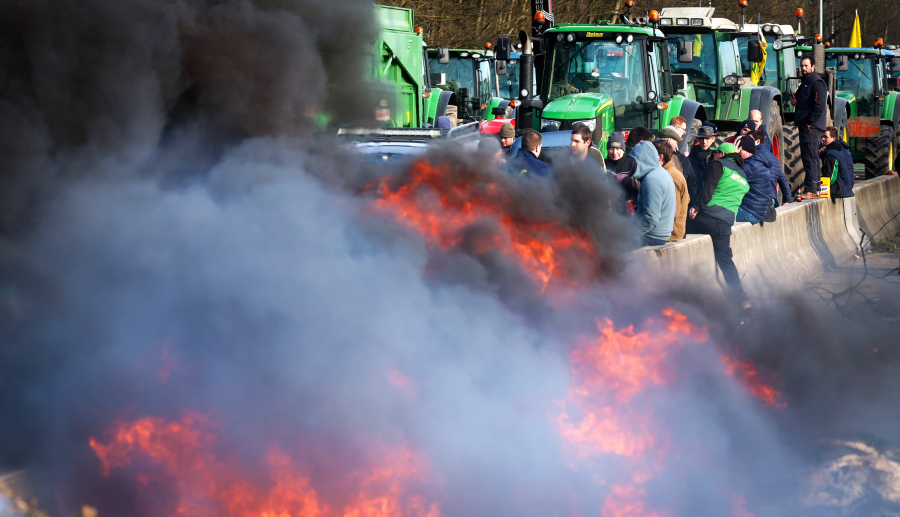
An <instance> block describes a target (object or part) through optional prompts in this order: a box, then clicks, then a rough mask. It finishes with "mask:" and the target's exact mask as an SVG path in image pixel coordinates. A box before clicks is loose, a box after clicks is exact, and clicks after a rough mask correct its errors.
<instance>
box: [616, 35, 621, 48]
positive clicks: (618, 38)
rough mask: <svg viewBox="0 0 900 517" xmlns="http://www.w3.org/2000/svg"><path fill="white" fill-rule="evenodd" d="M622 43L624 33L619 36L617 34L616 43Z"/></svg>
mask: <svg viewBox="0 0 900 517" xmlns="http://www.w3.org/2000/svg"><path fill="white" fill-rule="evenodd" d="M621 44H622V35H621V34H619V35H618V36H616V45H621Z"/></svg>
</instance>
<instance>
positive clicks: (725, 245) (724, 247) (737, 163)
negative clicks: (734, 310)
mask: <svg viewBox="0 0 900 517" xmlns="http://www.w3.org/2000/svg"><path fill="white" fill-rule="evenodd" d="M701 129H702V128H701ZM710 136H713V135H705V137H710ZM707 150H711V151H719V152H721V153H722V157H721V158H718V159H715V160H713V161H712V162H711V163H710V165H709V168H708V169H707V172H706V180H705V182H704V184H703V187H702V188H701V189H700V192H699V193H698V194H697V200H696V201H694V203H692V204H691V208H690V209H689V210H688V227H687V231H688V233H701V234H706V235H709V236H710V237H711V238H712V243H713V253H714V254H715V257H716V264H717V265H718V266H719V269H720V270H722V276H724V277H725V282H726V283H727V284H728V288H729V290H730V291H731V295H732V296H733V297H734V299H735V300H736V301H737V302H738V303H741V304H742V306H743V307H744V308H749V303H748V302H747V295H746V294H745V293H744V288H743V286H742V285H741V276H740V275H739V274H738V270H737V267H735V265H734V258H733V254H732V251H731V227H732V225H734V218H735V216H736V214H737V211H738V208H739V207H740V206H741V201H743V199H744V194H746V193H747V191H748V190H750V185H749V184H748V183H747V179H746V178H745V177H744V170H743V169H742V168H741V167H742V166H743V165H744V159H743V158H742V157H741V154H740V153H739V152H738V149H737V148H736V147H735V146H734V144H729V143H723V144H721V145H719V147H716V148H707Z"/></svg>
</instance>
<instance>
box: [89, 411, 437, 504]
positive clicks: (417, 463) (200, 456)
mask: <svg viewBox="0 0 900 517" xmlns="http://www.w3.org/2000/svg"><path fill="white" fill-rule="evenodd" d="M215 431H216V425H215V424H214V423H213V422H212V421H211V420H210V418H209V417H207V416H206V415H202V414H199V413H196V412H191V411H187V412H185V413H184V414H183V415H182V418H181V420H180V421H171V422H170V421H166V420H164V419H162V418H156V417H143V418H139V419H137V420H135V421H133V422H119V423H117V424H115V425H114V426H113V427H112V429H110V430H109V431H108V432H107V433H106V440H105V442H101V441H99V440H96V439H94V438H91V439H90V442H89V443H90V446H91V448H92V449H93V450H94V452H95V453H96V455H97V457H98V458H99V459H100V462H101V464H102V473H103V475H104V476H108V475H109V474H110V472H111V471H112V470H114V469H123V468H126V467H129V466H132V465H139V470H140V472H139V473H138V474H137V480H138V483H139V485H140V488H141V490H140V494H141V496H142V497H141V498H140V499H139V500H138V502H137V505H136V508H135V511H136V513H137V515H147V516H158V515H185V516H191V517H204V516H209V517H215V516H227V517H439V516H440V510H439V507H438V505H437V503H433V502H429V501H428V500H427V499H426V498H425V497H424V496H422V495H420V494H417V493H414V492H412V491H411V489H410V487H411V486H413V485H416V484H419V485H427V484H435V478H434V476H433V475H432V474H431V466H430V462H429V459H428V457H427V456H425V455H424V454H423V453H421V452H417V451H415V450H413V449H411V448H410V447H408V446H407V445H403V446H398V447H387V446H384V445H383V444H377V445H376V446H375V447H373V449H374V450H375V451H377V452H378V454H376V457H375V458H374V461H372V463H371V464H367V465H361V466H360V467H359V468H357V469H356V470H355V471H353V472H351V473H350V474H349V475H348V476H347V477H346V480H345V484H346V485H347V486H346V489H347V495H346V496H345V500H343V501H327V500H326V499H325V498H324V497H322V496H321V495H320V493H319V492H318V491H317V490H316V488H315V487H314V483H313V481H312V479H311V477H310V476H309V475H308V474H306V473H304V472H303V471H301V469H300V468H299V467H298V465H297V464H296V462H295V461H294V460H293V459H292V457H291V455H290V454H288V453H286V452H285V451H283V450H281V449H280V448H278V447H276V446H272V447H270V448H269V452H268V453H267V455H266V459H265V464H264V465H263V466H262V467H256V468H253V467H250V466H247V465H243V464H242V463H241V462H240V461H238V460H237V458H236V457H235V456H234V455H231V454H228V453H224V454H223V453H221V452H220V451H219V450H218V448H217V441H218V437H217V435H216V432H215Z"/></svg>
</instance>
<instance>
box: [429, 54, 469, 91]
mask: <svg viewBox="0 0 900 517" xmlns="http://www.w3.org/2000/svg"><path fill="white" fill-rule="evenodd" d="M428 66H429V68H431V73H433V74H447V89H449V90H450V91H453V92H456V91H458V90H459V89H460V88H468V89H469V95H474V94H475V67H474V66H473V60H472V59H471V58H461V57H459V55H457V54H455V53H450V63H448V64H446V65H442V64H440V63H439V62H438V58H437V55H436V54H435V55H432V53H431V52H429V57H428Z"/></svg>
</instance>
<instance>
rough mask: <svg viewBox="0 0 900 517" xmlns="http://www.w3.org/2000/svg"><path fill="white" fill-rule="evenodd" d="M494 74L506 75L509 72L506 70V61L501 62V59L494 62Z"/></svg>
mask: <svg viewBox="0 0 900 517" xmlns="http://www.w3.org/2000/svg"><path fill="white" fill-rule="evenodd" d="M494 72H496V73H497V75H506V74H508V73H509V71H508V70H507V69H506V61H501V60H499V59H496V60H494Z"/></svg>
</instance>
